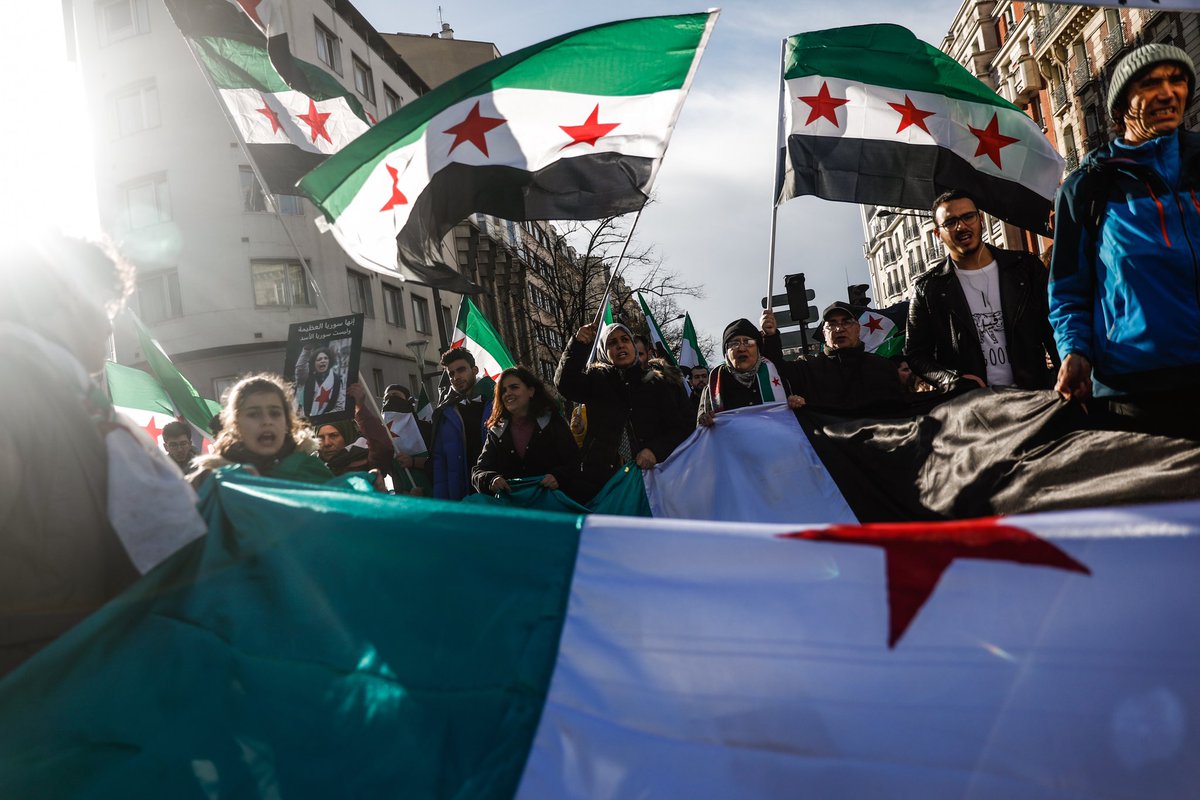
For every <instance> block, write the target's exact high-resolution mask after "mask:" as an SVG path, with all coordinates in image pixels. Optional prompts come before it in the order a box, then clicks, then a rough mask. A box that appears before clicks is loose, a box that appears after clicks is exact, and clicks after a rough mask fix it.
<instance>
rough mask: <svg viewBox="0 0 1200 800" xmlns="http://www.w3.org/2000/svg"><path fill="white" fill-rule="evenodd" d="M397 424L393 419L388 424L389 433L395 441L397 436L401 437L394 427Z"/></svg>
mask: <svg viewBox="0 0 1200 800" xmlns="http://www.w3.org/2000/svg"><path fill="white" fill-rule="evenodd" d="M395 422H396V420H395V419H392V420H390V421H389V422H388V424H387V429H388V433H390V434H391V435H392V438H393V439H395V438H396V437H397V436H399V435H400V431H398V430H396V429H395V428H393V427H392V425H394V424H395Z"/></svg>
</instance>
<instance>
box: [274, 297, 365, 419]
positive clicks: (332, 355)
mask: <svg viewBox="0 0 1200 800" xmlns="http://www.w3.org/2000/svg"><path fill="white" fill-rule="evenodd" d="M362 335H363V315H362V314H347V315H345V316H341V317H330V318H328V319H317V320H312V321H311V322H300V323H297V324H295V325H291V326H289V327H288V342H287V352H286V354H285V356H284V365H283V375H284V377H285V378H287V379H288V380H289V381H291V383H292V385H293V386H294V387H295V389H296V404H297V405H298V406H299V409H300V414H301V415H302V416H303V417H305V418H307V419H308V421H309V422H310V423H312V424H313V425H314V426H315V425H321V424H323V423H326V422H337V421H338V420H343V419H351V418H353V416H354V398H352V397H348V396H347V395H346V387H347V385H349V384H350V383H354V382H355V381H357V380H358V359H359V356H360V354H361V353H362Z"/></svg>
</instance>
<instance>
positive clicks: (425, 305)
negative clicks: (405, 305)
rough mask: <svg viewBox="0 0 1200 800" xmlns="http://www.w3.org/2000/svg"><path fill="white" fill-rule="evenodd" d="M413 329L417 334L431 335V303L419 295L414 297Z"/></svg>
mask: <svg viewBox="0 0 1200 800" xmlns="http://www.w3.org/2000/svg"><path fill="white" fill-rule="evenodd" d="M412 310H413V327H414V328H416V330H417V333H429V332H430V327H429V301H428V300H426V299H425V298H424V297H421V296H419V295H415V294H414V295H413V296H412Z"/></svg>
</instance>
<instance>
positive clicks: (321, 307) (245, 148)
mask: <svg viewBox="0 0 1200 800" xmlns="http://www.w3.org/2000/svg"><path fill="white" fill-rule="evenodd" d="M183 41H184V42H186V43H187V47H188V52H190V53H191V54H192V60H193V61H195V62H196V67H197V68H198V69H199V70H200V74H201V75H203V76H204V81H205V83H207V84H208V88H209V90H210V91H211V92H212V93H213V97H214V98H215V99H216V101H217V105H218V106H220V108H221V113H223V114H224V115H225V121H226V122H228V123H229V127H230V128H232V129H233V135H234V136H236V137H237V141H238V147H240V148H241V150H242V155H244V156H245V157H246V160H247V161H249V162H250V170H251V171H252V172H253V173H254V179H255V180H256V181H258V187H259V188H260V189H262V192H263V199H264V200H265V201H266V204H267V207H268V208H270V209H271V213H273V214H274V215H275V219H277V220H279V225H280V226H281V227H282V228H283V233H284V235H285V236H287V238H288V241H289V242H291V244H292V249H293V250H295V251H296V258H297V259H299V261H300V269H302V270H304V277H305V279H307V280H308V284H309V286H311V287H312V290H313V292H314V293H315V294H316V299H317V312H318V313H320V314H324V315H328V314H329V313H330V311H329V305H328V303H326V302H325V295H324V293H322V292H321V287H320V286H319V285H318V284H317V279H316V276H314V275H313V273H312V270H311V269H310V268H309V266H308V261H307V260H306V259H305V258H304V253H302V252H301V250H300V245H299V244H298V243H297V242H296V239H295V237H293V236H292V231H291V229H289V228H288V226H287V223H285V222H284V221H283V215H282V214H280V213H279V206H278V205H276V203H275V195H273V194H271V192H270V190H269V189H268V188H267V182H266V181H265V180H263V176H262V170H260V169H259V167H258V162H256V161H255V160H254V157H253V156H252V155H250V146H249V144H248V143H247V142H246V139H245V137H244V136H242V131H241V129H240V128H238V126H237V123H236V122H235V121H234V119H233V116H232V115H231V114H230V113H229V108H228V107H227V106H226V105H225V101H224V100H222V99H221V92H220V91H219V90H218V89H217V87H216V84H214V83H213V80H212V75H210V74H209V73H208V70H207V69H205V68H204V65H203V64H202V63H201V62H200V57H199V56H198V55H196V46H195V45H194V44H193V43H192V40H191V39H190V38H188V37H187V36H184V37H183Z"/></svg>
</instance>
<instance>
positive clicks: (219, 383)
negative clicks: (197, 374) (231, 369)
mask: <svg viewBox="0 0 1200 800" xmlns="http://www.w3.org/2000/svg"><path fill="white" fill-rule="evenodd" d="M238 377H239V376H237V375H226V376H225V377H223V378H213V382H212V388H213V393H212V396H213V397H215V398H217V402H219V403H220V404H221V405H225V400H226V399H227V398H228V397H229V390H230V389H232V388H233V387H234V384H236V383H237V382H238Z"/></svg>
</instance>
